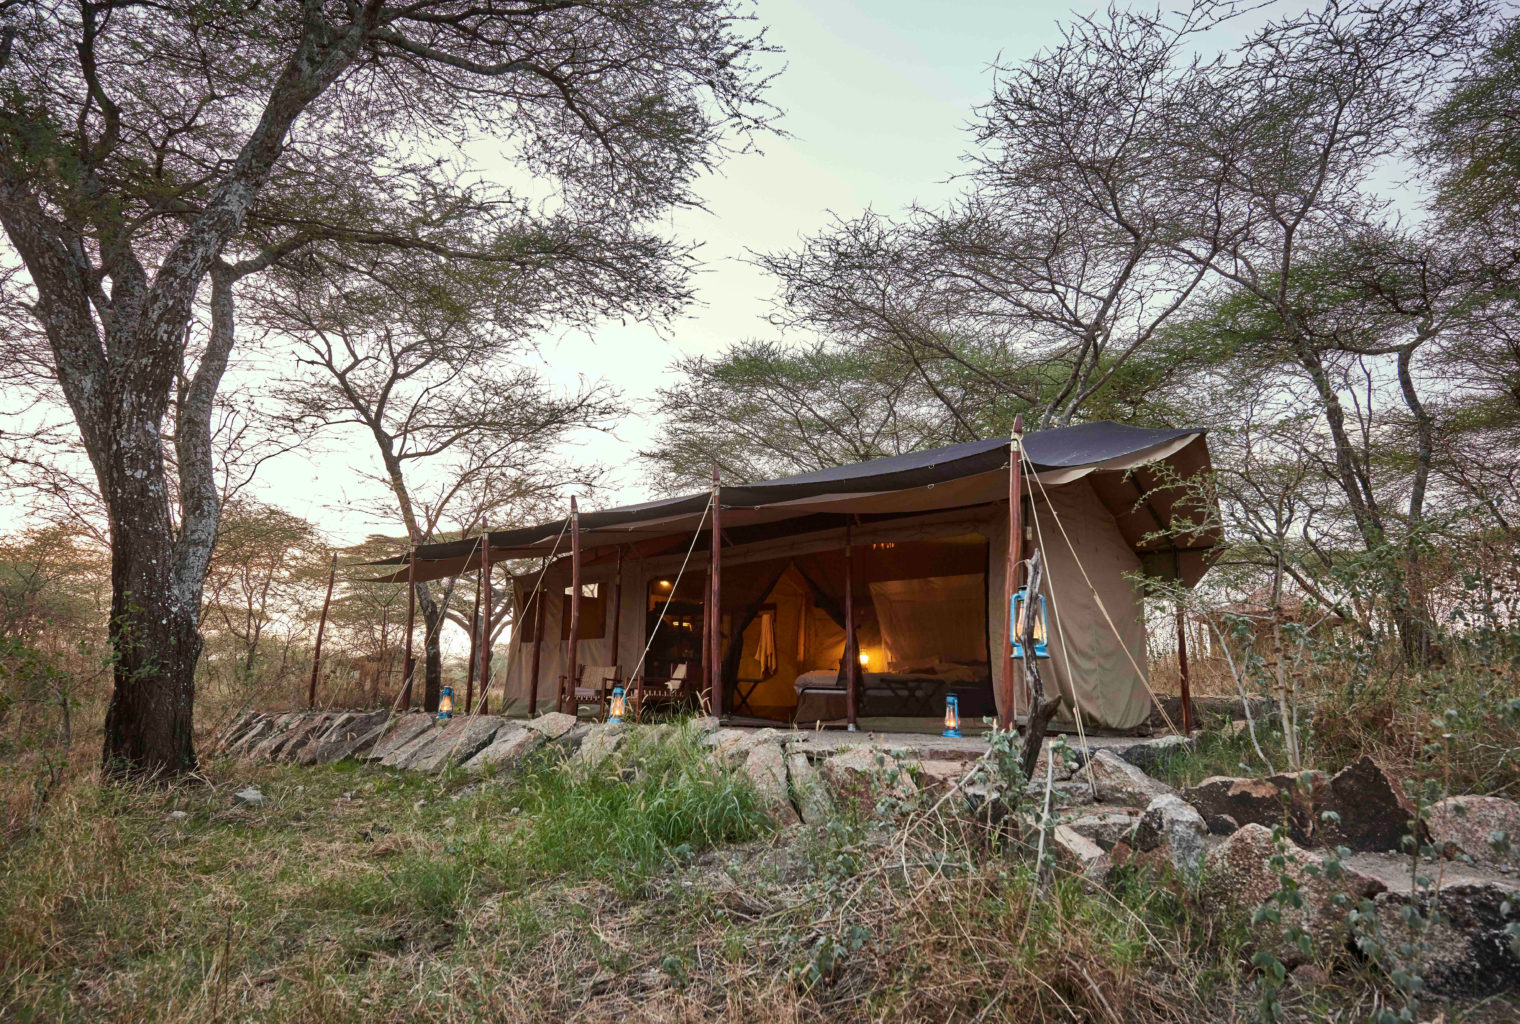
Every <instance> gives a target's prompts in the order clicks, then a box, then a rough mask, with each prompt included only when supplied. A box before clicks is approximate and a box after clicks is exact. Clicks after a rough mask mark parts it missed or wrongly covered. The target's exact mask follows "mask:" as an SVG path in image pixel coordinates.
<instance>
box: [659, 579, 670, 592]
mask: <svg viewBox="0 0 1520 1024" xmlns="http://www.w3.org/2000/svg"><path fill="white" fill-rule="evenodd" d="M670 587H671V582H670V581H669V580H661V581H660V589H661V590H669V589H670Z"/></svg>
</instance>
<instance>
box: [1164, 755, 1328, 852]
mask: <svg viewBox="0 0 1520 1024" xmlns="http://www.w3.org/2000/svg"><path fill="white" fill-rule="evenodd" d="M1325 789H1326V776H1325V774H1324V772H1312V771H1311V772H1286V773H1281V774H1278V775H1269V776H1267V777H1266V778H1261V779H1242V778H1233V777H1231V776H1224V775H1215V776H1211V777H1210V778H1207V779H1204V780H1203V781H1202V782H1200V783H1199V784H1198V785H1196V786H1190V787H1188V788H1187V789H1185V790H1183V792H1182V798H1183V799H1184V800H1186V801H1187V802H1188V803H1190V804H1192V805H1193V806H1194V807H1195V808H1197V809H1198V813H1200V814H1202V815H1203V817H1204V820H1205V821H1207V820H1208V819H1210V818H1229V819H1231V820H1232V821H1234V822H1235V824H1236V826H1237V827H1239V826H1241V825H1262V826H1264V827H1266V828H1268V829H1271V828H1274V827H1275V826H1277V825H1284V826H1286V827H1287V830H1288V836H1289V838H1291V839H1292V840H1293V841H1294V842H1296V843H1300V844H1303V845H1314V844H1317V842H1318V837H1319V831H1320V829H1319V815H1318V809H1319V805H1320V804H1321V803H1322V802H1323V800H1324V793H1325ZM1221 824H1223V822H1221ZM1231 831H1234V830H1233V829H1232V830H1231Z"/></svg>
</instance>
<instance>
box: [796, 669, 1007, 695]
mask: <svg viewBox="0 0 1520 1024" xmlns="http://www.w3.org/2000/svg"><path fill="white" fill-rule="evenodd" d="M986 677H987V673H986V671H985V670H982V669H978V668H976V667H974V666H971V665H941V666H939V669H938V670H937V671H934V672H862V673H861V674H860V685H861V687H862V688H864V689H870V688H871V687H872V686H873V685H875V684H877V683H879V682H880V681H881V680H883V679H888V680H891V679H934V680H939V681H941V682H946V683H974V682H978V681H980V680H982V679H985V678H986ZM792 688H793V689H794V690H796V691H797V692H798V693H801V692H802V691H803V690H838V689H842V686H841V684H840V682H839V670H838V669H831V668H817V669H813V670H812V671H811V672H804V673H802V674H801V675H800V676H798V677H797V678H796V679H795V680H794V681H793V682H792Z"/></svg>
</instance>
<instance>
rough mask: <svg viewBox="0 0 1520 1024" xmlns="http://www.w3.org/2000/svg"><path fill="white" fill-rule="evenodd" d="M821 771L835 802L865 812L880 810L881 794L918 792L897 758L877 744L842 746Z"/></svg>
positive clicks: (898, 795)
mask: <svg viewBox="0 0 1520 1024" xmlns="http://www.w3.org/2000/svg"><path fill="white" fill-rule="evenodd" d="M819 771H820V774H821V775H822V776H823V781H824V783H825V784H826V785H827V786H828V790H829V795H830V797H832V798H833V800H834V803H835V804H836V805H837V806H839V807H852V808H854V809H855V810H856V811H857V812H859V813H860V814H862V815H868V816H869V815H874V814H875V813H876V801H877V796H878V794H880V795H883V796H889V797H892V798H895V799H899V800H907V799H910V798H912V797H913V796H914V794H916V793H917V792H918V786H917V785H915V784H914V782H913V779H912V778H911V777H909V775H908V773H907V772H906V771H904V770H903V768H902V766H901V765H899V764H898V763H897V760H896V758H894V757H892V756H891V755H890V754H887V753H885V752H884V751H881V750H877V749H875V748H874V747H851V748H849V749H848V750H842V751H840V752H839V753H837V754H834V755H833V756H831V757H829V758H828V759H827V760H825V761H824V762H823V765H822V767H821V768H820V770H819Z"/></svg>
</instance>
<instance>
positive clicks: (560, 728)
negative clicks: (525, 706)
mask: <svg viewBox="0 0 1520 1024" xmlns="http://www.w3.org/2000/svg"><path fill="white" fill-rule="evenodd" d="M523 725H524V726H525V727H526V728H529V729H532V730H533V731H534V732H536V733H538V734H539V735H540V736H542V737H543V738H544V739H546V740H557V739H559V738H560V737H561V736H563V735H565V733H567V732H569V731H570V730H571V729H573V728H575V716H574V715H567V714H565V713H564V712H563V711H551V712H549V713H548V714H547V715H539V716H538V717H537V718H530V719H528V720H527V721H526V722H524V723H523Z"/></svg>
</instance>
